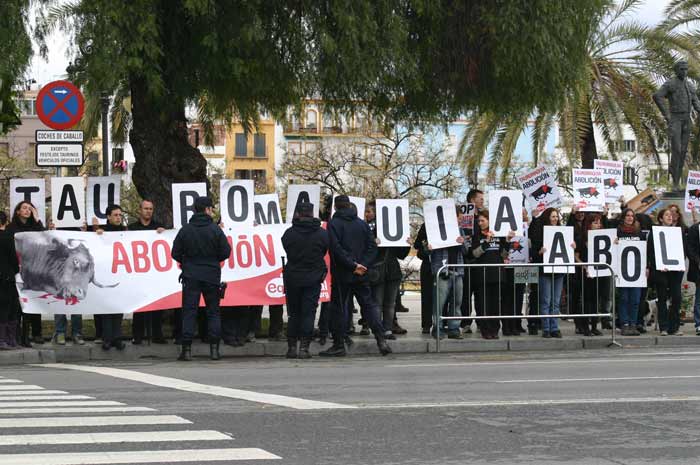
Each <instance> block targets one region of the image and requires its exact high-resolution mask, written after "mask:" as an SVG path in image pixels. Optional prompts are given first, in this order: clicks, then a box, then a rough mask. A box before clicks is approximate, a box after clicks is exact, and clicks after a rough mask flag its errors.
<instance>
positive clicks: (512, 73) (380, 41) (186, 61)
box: [37, 0, 605, 223]
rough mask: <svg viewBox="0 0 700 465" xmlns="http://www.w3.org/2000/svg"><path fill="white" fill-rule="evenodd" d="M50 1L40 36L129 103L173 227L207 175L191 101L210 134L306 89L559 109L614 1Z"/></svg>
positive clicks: (445, 109) (414, 115)
mask: <svg viewBox="0 0 700 465" xmlns="http://www.w3.org/2000/svg"><path fill="white" fill-rule="evenodd" d="M43 1H44V2H47V3H50V4H53V6H51V7H50V8H49V9H48V11H47V12H45V17H44V19H43V21H40V23H39V24H41V26H42V27H40V28H39V29H38V31H37V38H38V39H39V41H41V40H42V38H44V37H46V35H47V34H48V33H49V32H50V31H51V30H52V29H53V28H55V27H60V28H62V29H63V30H65V31H67V32H69V33H70V34H71V40H72V44H73V45H74V50H75V52H76V56H75V58H74V65H73V66H72V67H71V70H70V75H71V78H72V79H73V80H75V81H76V82H78V83H79V84H80V85H81V86H83V88H84V89H85V92H86V93H87V94H88V96H90V95H92V96H97V95H99V94H100V93H101V92H103V91H107V92H109V93H110V95H116V96H117V97H116V100H117V102H116V103H117V105H118V106H119V107H120V108H121V107H122V101H123V100H124V98H126V97H127V96H128V97H130V99H131V105H130V116H131V126H130V127H131V129H130V137H129V139H130V143H131V145H132V147H133V149H134V153H135V156H136V165H135V167H134V170H133V180H134V183H135V185H136V186H137V188H138V191H139V193H140V194H141V195H142V196H143V197H148V198H151V199H154V200H155V202H156V208H157V211H156V216H157V217H158V219H159V220H161V221H164V222H166V223H167V222H169V221H170V216H171V215H170V211H169V209H170V206H169V205H170V185H171V183H173V182H185V181H201V180H205V179H206V169H205V166H206V164H205V161H204V158H203V157H202V156H201V154H200V153H199V152H198V151H197V149H196V148H193V147H191V146H190V145H189V144H188V143H187V117H186V112H185V109H186V108H187V107H188V106H195V107H196V108H197V110H198V113H199V119H200V122H201V123H203V124H204V127H205V129H206V128H211V127H212V126H213V122H214V121H215V120H218V121H223V122H225V123H229V122H231V121H233V120H240V121H242V122H243V124H244V126H245V127H246V128H247V129H248V130H249V129H251V128H252V127H254V126H255V124H256V121H257V120H258V117H259V115H260V113H261V112H266V113H268V114H271V115H273V116H277V117H281V116H282V115H283V114H284V112H285V110H286V109H287V107H288V106H289V105H296V104H299V103H300V102H301V101H302V99H303V98H304V97H307V96H318V97H320V98H323V99H324V100H325V101H326V102H327V103H328V104H329V105H332V106H335V107H337V108H339V109H343V110H345V111H352V110H353V108H354V106H355V105H356V103H357V102H362V105H366V106H368V107H369V108H370V110H371V111H372V112H373V113H375V114H377V113H390V114H391V117H392V118H393V119H394V120H401V121H412V122H421V121H426V120H429V119H433V118H439V119H443V120H445V119H449V118H451V117H454V116H455V115H457V114H463V113H464V112H465V111H467V110H468V109H471V108H475V107H477V106H478V107H479V108H482V109H484V110H491V111H498V112H500V111H511V110H513V109H515V110H522V109H525V108H528V109H529V108H532V107H533V106H534V105H539V106H542V107H545V108H548V107H551V106H552V105H553V104H554V103H555V101H556V100H557V98H556V96H557V95H559V94H560V93H561V92H562V91H564V89H565V88H566V86H567V83H569V82H570V81H571V80H572V79H573V77H574V76H576V75H578V74H579V73H580V70H581V69H582V67H583V66H584V63H585V54H584V51H585V43H586V39H587V37H589V28H590V26H591V22H590V18H591V17H593V16H595V15H597V14H598V12H599V11H600V9H601V8H602V6H603V3H604V1H605V0H577V1H576V2H552V1H551V0H509V1H493V2H491V1H489V2H487V1H475V0H472V1H465V2H454V1H448V0H294V1H291V0H279V1H269V0H132V1H128V2H124V1H122V2H115V1H113V0H76V1H74V2H70V3H67V4H63V3H58V4H56V2H50V1H49V0H43ZM211 136H212V132H211V131H210V130H209V131H207V130H205V139H209V138H210V137H211Z"/></svg>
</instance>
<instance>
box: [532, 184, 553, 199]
mask: <svg viewBox="0 0 700 465" xmlns="http://www.w3.org/2000/svg"><path fill="white" fill-rule="evenodd" d="M552 190H553V189H552V187H551V186H549V185H547V184H542V185H541V186H540V187H538V188H537V189H535V190H534V191H532V194H530V195H531V196H533V197H534V198H535V200H542V199H544V198H545V197H547V195H548V194H551V193H552Z"/></svg>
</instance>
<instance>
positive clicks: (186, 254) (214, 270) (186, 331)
mask: <svg viewBox="0 0 700 465" xmlns="http://www.w3.org/2000/svg"><path fill="white" fill-rule="evenodd" d="M194 211H195V214H194V215H193V216H192V218H191V219H190V222H189V223H188V224H186V225H185V226H183V227H182V229H180V231H179V232H178V233H177V236H176V237H175V240H174V241H173V250H172V253H171V255H172V257H173V259H174V260H175V261H177V262H178V263H180V265H181V266H182V274H180V279H181V281H182V350H181V352H180V356H179V357H178V360H185V361H190V360H192V338H193V336H194V326H195V323H196V319H197V308H198V307H199V298H200V296H201V295H203V296H204V302H205V303H206V305H207V321H208V327H209V355H210V357H211V359H212V360H219V359H220V358H221V355H220V354H219V339H221V318H220V316H219V300H220V298H219V286H220V283H221V267H220V263H221V262H222V261H224V260H226V259H227V258H228V257H229V256H230V255H231V246H230V245H229V243H228V241H227V240H226V235H225V234H224V232H223V231H222V230H221V228H220V227H219V226H217V225H216V224H215V223H214V222H213V221H212V214H213V204H212V201H211V199H210V198H209V197H199V198H198V199H197V200H195V203H194Z"/></svg>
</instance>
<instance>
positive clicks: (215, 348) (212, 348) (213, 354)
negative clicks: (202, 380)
mask: <svg viewBox="0 0 700 465" xmlns="http://www.w3.org/2000/svg"><path fill="white" fill-rule="evenodd" d="M209 358H210V359H212V360H221V354H220V353H219V341H216V342H215V343H214V344H209Z"/></svg>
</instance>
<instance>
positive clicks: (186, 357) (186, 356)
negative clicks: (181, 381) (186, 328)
mask: <svg viewBox="0 0 700 465" xmlns="http://www.w3.org/2000/svg"><path fill="white" fill-rule="evenodd" d="M177 359H178V360H181V361H183V362H191V361H192V346H191V345H189V344H183V345H182V347H181V348H180V356H179V357H178V358H177Z"/></svg>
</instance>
